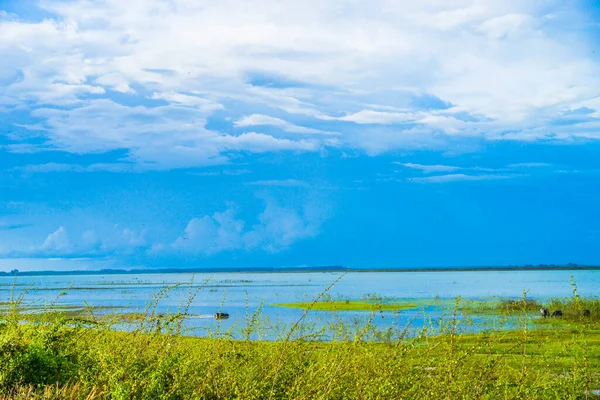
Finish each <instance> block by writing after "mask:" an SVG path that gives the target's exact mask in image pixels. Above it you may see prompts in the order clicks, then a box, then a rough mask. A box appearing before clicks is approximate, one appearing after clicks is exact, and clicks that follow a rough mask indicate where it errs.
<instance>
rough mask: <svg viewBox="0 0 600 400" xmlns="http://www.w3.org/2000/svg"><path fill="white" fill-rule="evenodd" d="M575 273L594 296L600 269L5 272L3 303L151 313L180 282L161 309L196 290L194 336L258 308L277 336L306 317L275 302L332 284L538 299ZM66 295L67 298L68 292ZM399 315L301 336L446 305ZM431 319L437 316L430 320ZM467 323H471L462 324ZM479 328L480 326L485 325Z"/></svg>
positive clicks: (376, 321) (409, 322) (348, 319)
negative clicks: (16, 300) (20, 300)
mask: <svg viewBox="0 0 600 400" xmlns="http://www.w3.org/2000/svg"><path fill="white" fill-rule="evenodd" d="M571 276H572V277H573V279H574V281H575V283H576V284H577V289H578V292H579V293H580V294H581V295H583V296H595V295H597V294H598V293H599V290H600V271H514V272H513V271H477V272H471V271H467V272H462V271H461V272H421V273H415V272H402V273H388V272H381V273H348V274H345V275H343V276H342V274H340V273H264V274H258V273H213V274H195V275H192V274H141V275H133V274H132V275H105V276H100V275H85V276H83V275H72V276H43V277H41V276H40V277H35V276H27V277H18V278H17V279H16V280H15V279H14V278H13V277H0V285H1V286H0V293H1V300H0V301H7V300H8V299H10V297H11V293H14V294H13V295H16V294H18V293H20V292H22V291H23V290H25V291H27V293H26V295H25V301H26V302H27V303H34V304H36V305H44V304H50V303H56V304H68V305H83V304H89V305H91V306H113V307H124V310H126V311H132V312H133V311H137V312H139V311H144V310H145V308H146V306H147V305H148V304H149V302H151V301H152V299H156V298H157V296H159V295H160V293H161V289H163V288H165V287H167V286H170V285H178V286H175V287H173V288H171V289H170V290H168V291H167V292H166V293H164V297H162V298H161V299H160V301H158V304H157V307H156V312H159V313H165V312H175V311H177V310H178V309H182V308H183V307H185V306H186V303H187V302H188V299H189V298H190V295H191V294H193V293H195V292H196V291H197V294H196V296H195V297H194V298H193V300H192V301H191V303H190V304H189V309H188V312H189V313H190V314H193V317H191V318H188V319H187V320H186V321H185V326H186V327H187V328H189V329H190V331H189V332H188V333H190V334H194V335H201V336H204V335H207V334H209V332H213V333H214V332H215V330H217V329H218V330H220V331H221V332H227V331H228V330H229V331H231V333H233V334H235V336H236V337H239V336H240V333H239V332H240V331H241V330H242V329H243V328H244V326H245V325H247V322H248V321H249V320H250V319H251V316H252V314H253V313H255V312H256V311H257V309H260V317H259V320H260V326H261V327H262V329H264V332H263V333H262V334H261V335H257V333H256V332H254V334H253V336H254V337H259V336H260V337H262V338H266V339H273V338H274V337H275V333H274V332H278V331H279V332H281V331H284V330H285V329H286V328H290V327H291V326H293V325H294V324H295V323H296V321H298V320H300V319H301V318H302V317H303V315H304V311H303V310H300V309H293V308H282V307H276V306H273V305H272V304H274V303H286V302H297V301H310V300H312V299H314V298H315V297H316V296H318V295H319V294H320V293H322V292H323V291H324V290H325V289H326V288H327V287H328V286H330V285H331V284H332V283H333V282H335V281H336V280H337V279H338V278H340V277H341V279H339V281H338V282H337V283H336V284H335V285H334V286H333V287H332V288H331V289H330V290H329V292H328V295H330V296H332V297H333V298H338V297H339V298H352V299H360V298H362V297H364V296H368V295H371V294H376V295H377V296H380V297H384V298H401V299H432V298H434V297H435V296H439V298H442V299H452V298H455V297H456V296H461V297H463V298H486V297H520V296H521V295H522V293H523V291H524V290H527V291H528V296H529V297H533V298H536V299H545V298H550V297H564V296H570V295H571V294H572V287H571V284H570V282H569V279H570V277H571ZM63 292H66V293H65V294H63V295H60V294H61V293H63ZM420 304H421V305H420V306H419V307H418V308H417V309H409V310H402V311H400V312H391V311H388V312H383V313H381V312H378V313H375V314H372V313H369V312H360V311H344V312H328V311H311V312H309V313H308V314H307V315H305V316H304V318H302V320H301V324H300V326H301V328H302V330H301V331H302V334H307V335H308V334H311V333H315V332H318V331H320V330H321V329H322V328H323V327H326V326H327V327H329V329H330V330H332V329H333V330H335V327H336V326H337V325H339V324H340V323H341V322H343V324H344V325H346V329H347V330H349V331H353V332H355V333H360V330H361V329H362V327H364V325H365V324H366V323H367V322H369V321H370V323H371V324H372V325H373V326H374V327H377V328H378V329H380V330H382V329H387V328H390V327H392V328H394V329H396V330H398V331H401V330H402V329H404V327H406V326H409V327H410V329H419V328H420V327H422V326H424V325H427V324H429V323H431V322H432V321H433V322H435V321H437V320H438V319H439V317H440V316H441V314H442V310H440V309H439V308H435V307H427V308H424V304H426V303H422V302H421V303H420ZM219 310H222V311H224V312H227V313H229V314H230V318H229V319H227V320H221V321H215V320H213V319H212V318H210V316H211V315H212V314H213V313H214V312H216V311H219ZM428 318H431V321H430V320H429V319H428ZM472 322H473V324H469V326H470V328H469V329H475V330H478V329H483V328H484V327H485V326H488V325H489V324H491V323H494V321H490V320H489V318H486V317H481V316H478V317H474V318H473V321H472ZM463 326H465V327H466V326H467V324H463ZM478 327H479V328H478Z"/></svg>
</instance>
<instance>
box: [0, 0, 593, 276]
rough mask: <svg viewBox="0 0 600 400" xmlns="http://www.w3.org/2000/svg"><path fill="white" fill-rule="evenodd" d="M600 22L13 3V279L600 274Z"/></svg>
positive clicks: (267, 4) (0, 243) (568, 5)
mask: <svg viewBox="0 0 600 400" xmlns="http://www.w3.org/2000/svg"><path fill="white" fill-rule="evenodd" d="M598 21H600V3H598V2H595V1H583V0H582V1H571V0H560V1H559V0H539V1H530V0H489V1H486V2H481V1H477V0H444V1H439V0H423V1H419V2H414V1H389V0H368V1H367V0H345V1H342V0H332V1H327V2H324V1H318V0H304V1H287V0H278V1H276V0H256V1H252V2H247V1H242V0H223V1H219V2H215V1H202V0H200V1H192V0H130V1H119V0H94V1H89V0H39V1H34V0H0V24H1V25H0V271H8V270H11V269H14V268H16V269H19V270H44V269H52V270H65V269H99V268H183V267H185V268H190V267H198V268H202V267H207V268H216V267H229V268H231V267H237V268H243V267H297V266H325V265H343V266H347V267H351V268H393V267H433V266H484V265H485V266H487V265H523V264H565V263H569V262H573V263H578V264H600V250H598V249H600V246H599V242H600V210H599V207H598V206H599V205H600V23H599V22H598Z"/></svg>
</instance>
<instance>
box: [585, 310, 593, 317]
mask: <svg viewBox="0 0 600 400" xmlns="http://www.w3.org/2000/svg"><path fill="white" fill-rule="evenodd" d="M590 314H591V313H590V310H583V316H584V317H589V316H590Z"/></svg>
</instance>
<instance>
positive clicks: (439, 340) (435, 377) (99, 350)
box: [0, 292, 600, 399]
mask: <svg viewBox="0 0 600 400" xmlns="http://www.w3.org/2000/svg"><path fill="white" fill-rule="evenodd" d="M315 303H316V302H315ZM494 304H495V306H494V307H495V308H494V309H498V308H503V310H504V311H503V313H505V315H508V316H511V317H513V318H515V319H516V320H517V321H518V322H517V329H513V330H503V329H502V327H494V328H490V329H484V330H483V331H482V332H481V333H478V334H464V333H461V332H463V330H462V327H464V325H465V324H467V325H468V324H469V323H470V322H469V319H466V320H464V319H463V320H461V319H459V318H457V316H458V315H459V313H464V312H468V311H465V309H461V308H460V300H459V299H457V301H456V302H455V304H454V306H453V307H452V306H450V307H449V308H448V310H447V314H446V317H445V318H444V319H443V320H441V321H438V322H433V321H432V322H431V324H430V325H428V326H425V327H424V328H423V329H421V330H420V331H419V332H418V334H417V335H415V336H410V337H409V336H407V335H406V334H405V333H406V331H405V327H397V329H396V328H394V329H393V331H390V330H388V331H386V332H379V331H377V328H375V327H374V326H373V325H371V324H370V323H368V322H367V323H366V324H365V325H364V326H363V327H361V329H358V330H356V329H353V330H348V329H344V327H342V326H340V328H339V333H338V335H337V336H335V338H334V340H332V341H328V342H323V341H316V340H311V339H310V338H306V337H305V338H299V339H298V338H296V336H294V335H293V333H294V329H296V327H295V326H294V327H291V328H290V329H289V331H287V332H282V335H281V339H280V340H277V341H275V342H262V341H253V340H249V338H250V337H251V335H252V332H255V331H257V330H260V329H261V327H260V322H259V321H260V318H249V320H248V324H247V326H246V327H245V329H246V333H247V337H248V340H232V339H230V338H228V337H227V335H219V336H218V337H217V335H215V337H214V338H194V337H187V336H185V331H184V330H183V329H182V321H183V318H184V317H185V310H183V311H182V314H177V315H167V316H164V315H158V314H156V313H155V312H154V311H153V309H151V308H149V309H148V310H147V312H146V314H145V316H144V318H139V319H136V320H135V327H134V329H133V330H132V331H131V332H120V331H116V330H115V329H114V328H115V325H114V324H113V323H112V322H111V320H110V319H107V318H106V317H104V318H103V319H102V320H94V319H93V318H92V317H91V315H88V316H86V315H84V314H79V315H77V316H76V317H74V316H73V314H69V313H66V312H64V310H63V311H62V312H61V310H60V309H58V310H54V311H52V310H47V312H43V313H37V314H34V315H33V316H32V315H31V314H29V316H28V317H27V318H24V317H23V315H22V313H21V312H20V305H19V303H18V302H16V303H15V304H12V306H11V307H8V308H6V309H5V311H4V312H3V313H2V315H1V319H2V320H1V322H0V398H2V396H4V398H17V399H19V398H21V399H34V398H40V399H42V398H44V399H63V398H73V399H586V398H600V396H596V394H595V393H600V392H597V391H598V390H600V318H598V316H597V315H596V314H593V313H591V315H590V316H586V317H582V316H581V312H580V311H581V310H582V309H590V310H592V311H593V312H594V313H596V312H598V311H599V310H600V309H599V308H598V307H597V306H598V304H600V303H599V302H598V300H597V299H582V298H579V296H577V294H576V292H574V296H573V297H571V298H566V299H554V300H551V301H550V302H548V304H544V305H550V306H551V307H555V308H556V307H561V309H562V310H563V311H564V317H563V318H553V319H547V320H545V322H544V324H543V325H539V324H538V321H539V320H540V319H539V318H533V317H532V316H531V310H530V309H529V308H528V307H531V306H532V305H531V304H532V303H531V302H530V301H529V300H527V299H523V300H522V302H519V301H514V300H510V301H509V300H505V301H499V302H495V303H494ZM537 306H538V304H536V307H537ZM466 310H468V309H466ZM477 312H481V311H480V310H477ZM374 314H375V313H373V315H374ZM424 318H426V316H424ZM115 320H118V317H115ZM299 322H300V321H299ZM435 324H437V325H436V326H435V329H433V328H434V325H435ZM536 327H538V329H536ZM539 328H543V329H539ZM434 331H435V332H436V333H435V334H434V333H433V332H434ZM440 332H441V333H440Z"/></svg>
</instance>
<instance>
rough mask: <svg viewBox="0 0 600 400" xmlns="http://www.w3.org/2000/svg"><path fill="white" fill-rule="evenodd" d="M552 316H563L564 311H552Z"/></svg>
mask: <svg viewBox="0 0 600 400" xmlns="http://www.w3.org/2000/svg"><path fill="white" fill-rule="evenodd" d="M550 316H551V317H562V316H563V314H562V311H560V310H556V311H552V315H550Z"/></svg>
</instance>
